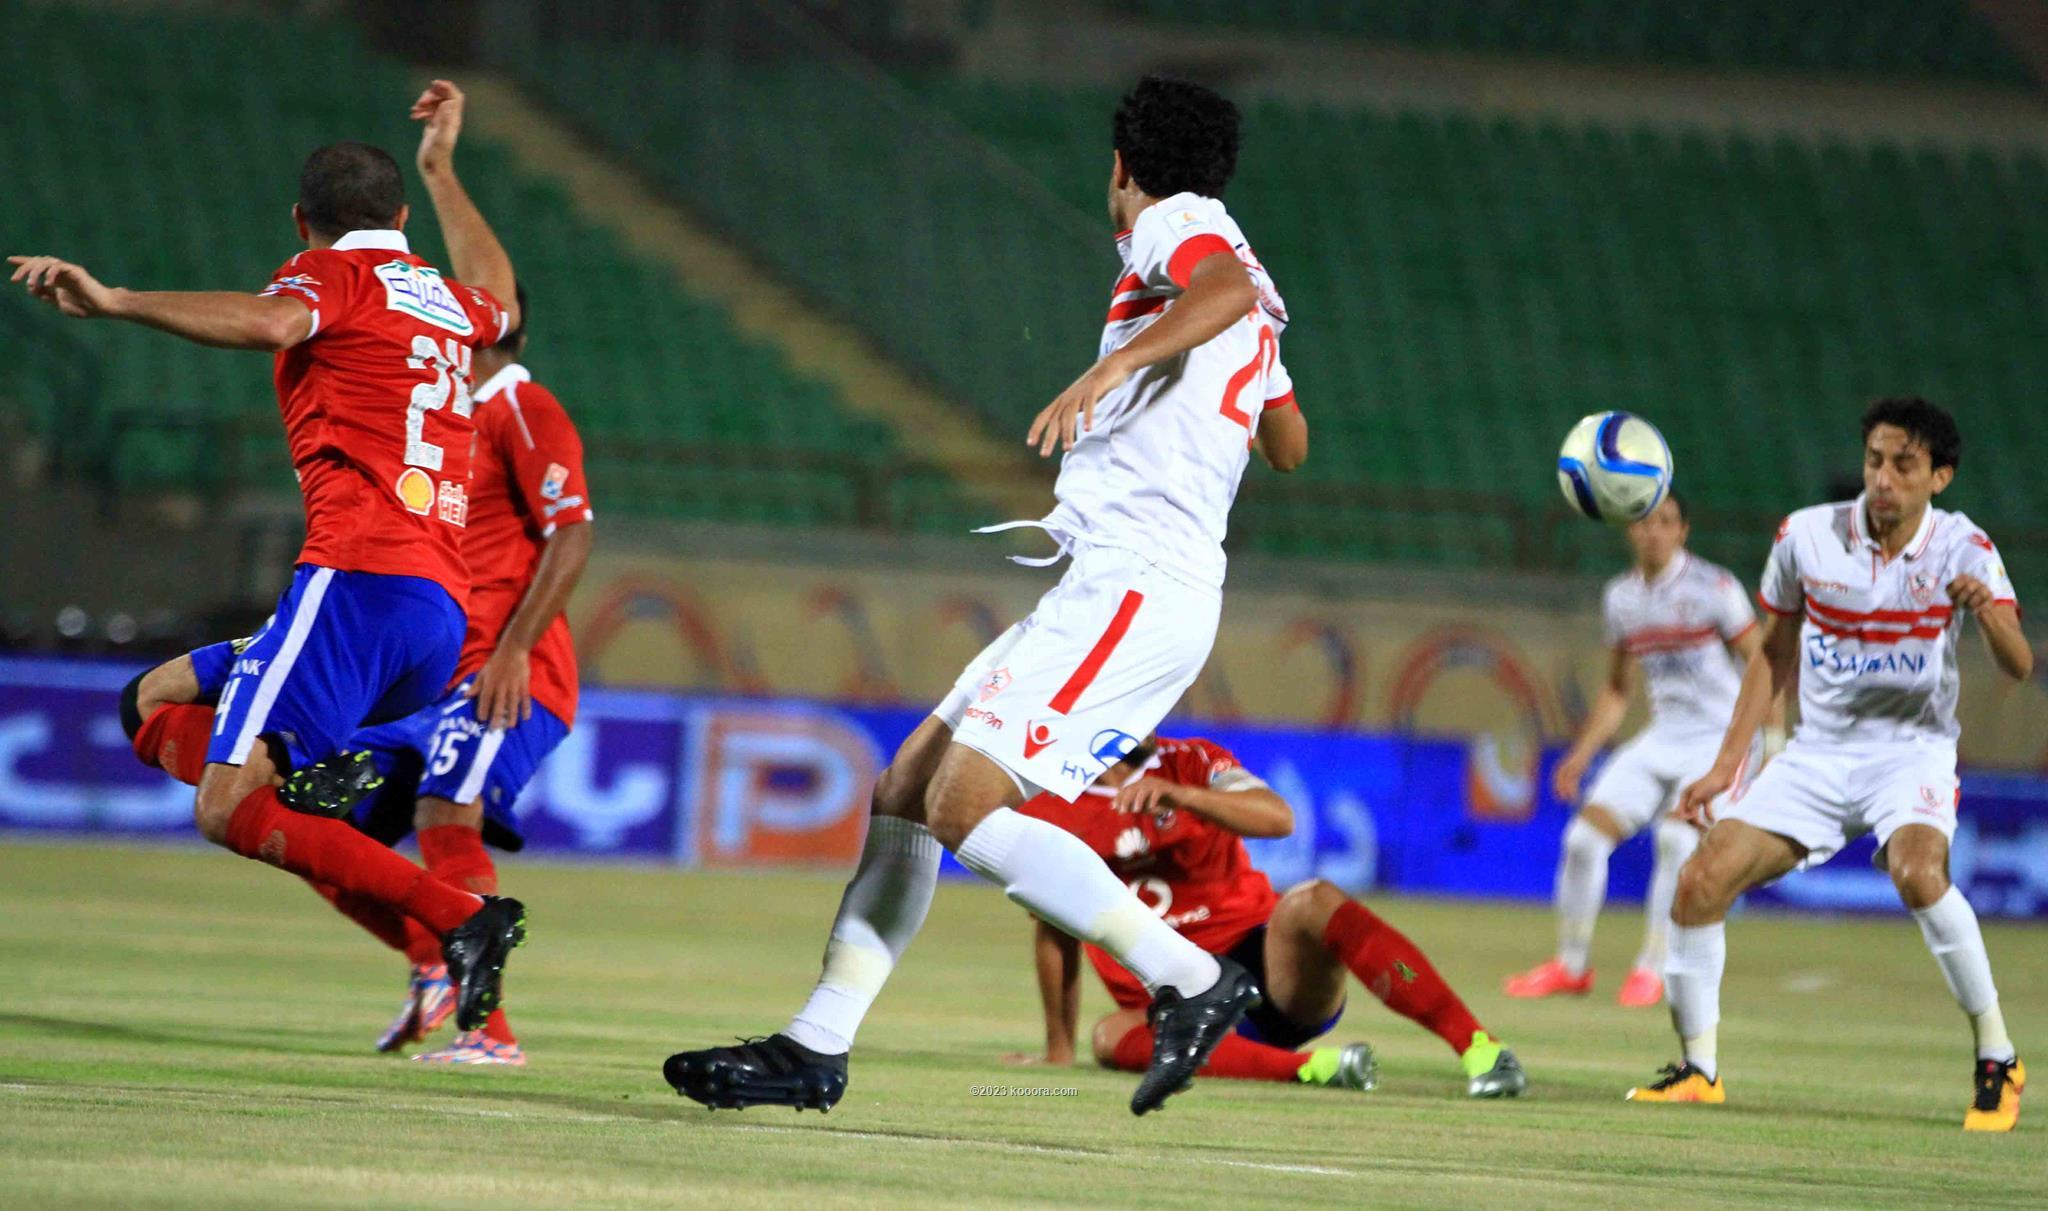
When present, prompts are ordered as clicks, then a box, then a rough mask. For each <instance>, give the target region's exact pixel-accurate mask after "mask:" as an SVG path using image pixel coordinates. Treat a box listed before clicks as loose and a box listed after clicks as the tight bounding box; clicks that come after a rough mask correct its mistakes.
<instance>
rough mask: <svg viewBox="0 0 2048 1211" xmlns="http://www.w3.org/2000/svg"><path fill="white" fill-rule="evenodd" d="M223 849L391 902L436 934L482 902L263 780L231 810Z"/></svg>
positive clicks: (315, 880) (390, 904) (474, 910)
mask: <svg viewBox="0 0 2048 1211" xmlns="http://www.w3.org/2000/svg"><path fill="white" fill-rule="evenodd" d="M227 847H228V848H229V849H232V850H234V851H235V852H236V853H238V854H240V855H242V856H243V857H245V858H254V859H256V860H257V861H260V862H268V863H269V864H270V865H272V866H275V867H278V868H279V869H281V870H288V871H290V872H292V873H293V874H295V875H298V876H299V877H300V878H302V879H306V880H308V881H310V882H313V883H325V884H327V885H328V886H331V887H333V888H336V889H337V890H339V891H341V892H344V893H354V894H357V895H361V896H364V897H366V898H368V899H369V900H370V901H372V902H373V903H377V904H383V905H388V906H390V907H392V908H396V909H398V910H399V911H401V912H403V913H405V914H406V915H407V916H409V917H413V918H415V919H417V920H418V921H419V922H420V924H422V925H425V926H426V927H427V928H428V929H430V930H432V931H433V932H434V933H436V934H446V933H447V932H448V931H449V930H451V929H453V928H455V927H456V926H457V925H460V924H462V922H463V921H464V920H466V919H468V917H469V916H470V915H471V914H473V913H475V912H476V910H477V906H478V905H479V904H481V903H482V901H480V900H478V899H477V897H475V896H473V895H471V894H469V893H468V892H466V891H458V890H457V889H455V888H453V887H450V886H448V885H447V884H446V883H443V882H441V880H439V879H436V878H435V877H434V876H432V875H430V874H428V873H427V872H426V871H424V870H421V869H420V868H419V867H417V866H415V865H413V864H412V863H411V862H410V861H408V860H407V859H406V858H405V857H404V856H403V855H401V854H398V853H395V852H393V851H391V850H389V849H386V848H385V847H384V846H382V845H379V844H377V843H376V842H375V841H372V840H371V839H370V838H368V837H366V836H364V835H363V834H362V833H359V832H357V831H356V830H355V829H354V828H353V827H351V826H350V825H348V824H347V823H345V822H343V821H340V820H328V819H324V818H322V817H320V816H308V815H306V814H304V813H302V812H295V811H293V810H291V809H290V808H288V807H286V806H285V805H284V803H283V802H282V801H280V800H279V799H278V797H277V792H276V791H275V790H272V789H271V788H270V787H267V786H259V787H257V788H256V789H255V790H253V791H251V792H249V797H248V798H246V799H244V800H242V802H241V804H240V805H238V806H237V807H236V808H235V814H234V816H233V817H232V818H230V819H229V821H228V835H227Z"/></svg>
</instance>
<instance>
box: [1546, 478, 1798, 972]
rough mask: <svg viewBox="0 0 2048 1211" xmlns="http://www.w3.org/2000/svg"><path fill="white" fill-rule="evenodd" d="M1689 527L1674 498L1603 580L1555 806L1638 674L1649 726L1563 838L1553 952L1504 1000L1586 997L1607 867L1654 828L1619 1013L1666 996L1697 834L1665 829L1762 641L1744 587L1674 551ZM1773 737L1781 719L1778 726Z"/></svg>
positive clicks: (1632, 532) (1646, 522)
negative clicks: (1579, 724) (1590, 665)
mask: <svg viewBox="0 0 2048 1211" xmlns="http://www.w3.org/2000/svg"><path fill="white" fill-rule="evenodd" d="M1689 531H1690V527H1689V526H1688V525H1687V523H1686V516H1685V504H1684V502H1683V501H1681V500H1679V498H1678V494H1677V492H1675V491H1674V492H1672V493H1671V494H1670V495H1668V496H1666V497H1665V498H1664V500H1663V502H1662V503H1660V504H1659V505H1658V506H1657V507H1656V508H1655V509H1652V510H1651V511H1650V512H1649V514H1648V516H1646V517H1644V518H1643V519H1642V520H1640V521H1637V522H1633V523H1631V524H1630V525H1629V527H1628V542H1629V546H1630V547H1632V548H1634V550H1635V568H1634V569H1633V570H1632V571H1630V572H1628V573H1626V574H1624V575H1621V576H1617V577H1615V578H1614V579H1613V580H1610V581H1608V582H1607V589H1606V592H1605V593H1604V594H1602V597H1601V614H1602V617H1603V618H1604V620H1605V624H1606V631H1607V648H1608V653H1609V656H1608V663H1607V681H1606V684H1604V685H1602V686H1601V687H1600V696H1599V697H1598V698H1596V699H1595V700H1594V702H1593V709H1592V710H1591V711H1590V712H1588V713H1587V715H1586V723H1585V726H1584V727H1583V728H1582V729H1580V732H1579V738H1578V739H1577V740H1576V741H1574V742H1573V744H1572V747H1571V751H1570V752H1568V753H1566V754H1565V756H1564V759H1563V760H1562V761H1560V762H1558V765H1557V770H1556V772H1555V773H1554V774H1553V775H1552V782H1553V786H1554V787H1555V789H1556V791H1557V797H1558V798H1559V799H1560V800H1561V801H1563V802H1565V803H1574V802H1580V797H1579V786H1580V783H1581V782H1582V781H1583V780H1584V778H1585V776H1586V767H1587V766H1588V765H1590V764H1592V761H1593V758H1594V757H1595V756H1597V755H1599V752H1600V749H1601V747H1602V746H1604V745H1605V744H1606V743H1607V742H1608V741H1609V740H1611V739H1613V738H1614V733H1615V732H1616V731H1617V730H1619V729H1620V727H1621V721H1622V717H1623V716H1624V715H1625V714H1627V713H1628V700H1629V695H1630V693H1631V692H1632V689H1633V684H1634V682H1635V680H1636V674H1637V671H1638V670H1641V672H1642V674H1643V678H1644V680H1645V681H1647V682H1648V689H1649V696H1650V725H1649V726H1648V727H1646V728H1644V729H1643V730H1642V732H1641V733H1639V734H1638V735H1637V736H1636V737H1635V739H1633V740H1631V741H1629V742H1628V743H1627V744H1624V745H1622V746H1621V748H1620V749H1619V750H1618V751H1617V752H1616V753H1615V754H1614V757H1613V759H1612V760H1610V761H1609V762H1608V763H1607V765H1606V767H1605V768H1603V769H1602V770H1601V771H1600V776H1599V777H1598V778H1595V779H1594V780H1593V785H1592V787H1591V788H1590V789H1589V790H1587V791H1586V794H1585V798H1584V801H1583V803H1581V805H1580V807H1579V811H1578V814H1577V815H1575V816H1573V817H1572V822H1571V823H1570V824H1569V825H1567V826H1566V827H1565V830H1564V840H1563V844H1562V845H1561V847H1560V852H1559V854H1558V859H1557V954H1556V955H1555V956H1554V957H1553V958H1551V959H1549V960H1547V961H1545V962H1543V963H1540V964H1538V965H1537V966H1535V967H1533V968H1531V969H1530V970H1528V971H1525V972H1523V973H1522V974H1520V975H1518V976H1513V977H1511V978H1510V979H1509V980H1508V981H1507V994H1508V995H1509V996H1511V997H1549V996H1557V995H1560V994H1572V995H1581V996H1582V995H1584V994H1585V993H1588V992H1591V991H1592V989H1593V969H1592V966H1591V959H1592V949H1593V926H1594V925H1595V924H1596V923H1597V922H1598V921H1599V919H1600V905H1601V902H1602V901H1603V900H1605V899H1606V898H1607V860H1608V858H1609V857H1610V856H1611V855H1612V854H1613V853H1614V849H1615V847H1616V846H1618V845H1620V844H1621V843H1622V842H1624V841H1626V840H1628V839H1629V838H1630V837H1633V836H1635V835H1636V834H1637V833H1639V832H1641V831H1643V829H1645V828H1648V827H1649V826H1650V825H1651V824H1652V823H1655V825H1656V828H1657V833H1656V838H1657V849H1656V853H1657V856H1656V864H1655V866H1654V867H1652V869H1651V873H1650V891H1649V895H1648V896H1646V897H1645V898H1644V901H1643V917H1644V929H1643V945H1642V949H1641V950H1639V951H1637V952H1636V960H1635V963H1634V964H1633V965H1632V966H1631V967H1630V969H1629V973H1628V978H1627V979H1626V980H1624V981H1622V985H1621V990H1620V994H1619V996H1618V997H1617V998H1616V999H1617V1000H1619V1001H1620V1003H1621V1004H1623V1005H1626V1006H1630V1007H1632V1008H1639V1007H1643V1006H1648V1005H1655V1004H1656V1003H1657V1002H1659V1001H1661V1000H1663V999H1664V977H1663V975H1662V974H1661V973H1662V972H1663V970H1664V945H1665V937H1666V933H1667V931H1668V928H1669V926H1670V922H1671V894H1672V890H1673V889H1674V888H1675V887H1676V886H1677V885H1678V868H1679V867H1680V866H1683V865H1684V864H1685V860H1686V859H1687V858H1689V857H1691V856H1692V851H1693V847H1694V846H1696V845H1697V844H1699V830H1698V829H1696V828H1694V827H1693V826H1692V825H1690V824H1683V823H1680V822H1679V821H1677V820H1672V819H1669V818H1668V817H1669V813H1670V810H1671V807H1672V805H1673V804H1675V803H1677V802H1678V792H1679V791H1681V790H1683V789H1684V788H1685V786H1686V784H1687V783H1689V782H1691V781H1692V780H1693V779H1695V778H1697V777H1699V776H1700V775H1701V774H1703V773H1705V772H1707V769H1708V768H1709V767H1710V766H1712V765H1713V764H1714V753H1715V750H1716V749H1718V748H1719V747H1720V743H1721V732H1722V729H1723V728H1725V727H1727V725H1728V715H1729V712H1730V711H1732V710H1733V709H1734V707H1735V695H1736V692H1737V691H1738V690H1739V689H1741V687H1742V668H1743V665H1744V664H1746V663H1747V662H1748V661H1749V658H1750V657H1751V656H1754V655H1755V654H1756V651H1757V647H1758V645H1759V644H1760V643H1761V642H1762V638H1761V636H1760V635H1759V633H1758V631H1757V626H1756V611H1755V610H1754V609H1752V608H1751V607H1750V604H1749V593H1748V591H1747V590H1745V589H1744V588H1743V587H1742V583H1741V582H1740V581H1738V580H1736V579H1735V577H1733V576H1731V575H1730V574H1729V573H1727V572H1726V571H1724V570H1723V569H1721V568H1718V567H1715V566H1714V565H1713V564H1710V563H1708V562H1707V561H1706V560H1704V559H1701V558H1699V557H1698V556H1696V555H1694V554H1692V552H1690V551H1687V550H1686V549H1685V540H1686V536H1687V534H1688V532H1689ZM1776 722H1777V723H1778V724H1779V726H1780V728H1782V724H1783V720H1782V718H1781V719H1779V720H1777V721H1776Z"/></svg>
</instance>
